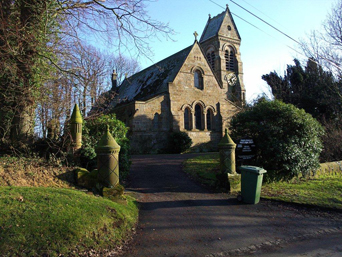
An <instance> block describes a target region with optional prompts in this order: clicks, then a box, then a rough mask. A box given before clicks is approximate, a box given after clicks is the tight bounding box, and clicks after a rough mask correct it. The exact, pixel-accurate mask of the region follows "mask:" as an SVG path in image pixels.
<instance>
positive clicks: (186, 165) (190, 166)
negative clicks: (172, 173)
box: [183, 153, 220, 191]
mask: <svg viewBox="0 0 342 257" xmlns="http://www.w3.org/2000/svg"><path fill="white" fill-rule="evenodd" d="M183 171H184V172H185V173H187V174H189V175H190V176H191V177H192V178H193V179H195V180H196V181H197V182H199V183H201V184H202V185H204V186H206V187H210V188H211V189H213V190H216V191H217V190H220V189H219V188H217V185H218V184H217V178H216V175H218V174H219V171H220V162H219V154H218V153H208V154H203V155H200V156H197V157H194V158H190V159H187V160H186V161H184V162H183Z"/></svg>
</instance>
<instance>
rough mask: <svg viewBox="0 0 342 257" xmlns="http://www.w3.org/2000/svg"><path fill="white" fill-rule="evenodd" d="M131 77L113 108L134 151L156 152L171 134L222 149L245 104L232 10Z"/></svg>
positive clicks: (113, 101) (210, 19) (238, 36)
mask: <svg viewBox="0 0 342 257" xmlns="http://www.w3.org/2000/svg"><path fill="white" fill-rule="evenodd" d="M194 35H195V41H194V43H193V44H192V45H191V46H189V47H187V48H185V49H183V50H181V51H180V52H178V53H175V54H174V55H172V56H170V57H168V58H166V59H164V60H162V61H160V62H158V63H156V64H153V65H152V66H150V67H148V68H146V69H144V70H142V71H140V72H138V73H136V74H134V75H133V76H131V77H128V78H126V79H125V80H124V81H123V83H122V84H121V85H120V86H118V87H113V88H112V90H115V91H116V93H117V95H116V96H115V98H114V99H113V100H112V102H111V103H110V104H109V108H110V110H111V112H114V113H116V115H117V118H118V119H120V120H122V121H123V122H125V124H126V125H127V126H128V127H129V128H130V132H129V137H130V139H131V147H132V150H133V152H134V153H156V152H158V151H159V150H161V149H163V148H165V146H166V144H167V140H168V136H169V134H170V133H172V132H176V131H183V132H185V133H187V134H188V135H189V136H190V138H191V139H192V142H193V146H194V147H204V148H210V147H214V148H215V147H217V144H218V142H219V141H220V139H221V137H222V136H223V133H224V130H225V128H227V127H229V122H230V119H231V118H232V116H233V115H234V114H236V113H237V112H239V111H240V110H241V107H242V106H243V105H244V102H245V87H244V84H243V71H242V61H241V57H240V43H241V37H240V35H239V32H238V30H237V28H236V25H235V23H234V20H233V18H232V15H231V13H230V11H229V9H228V6H227V8H226V10H225V11H224V12H222V13H221V14H219V15H217V16H215V17H210V16H209V19H208V21H207V24H206V25H205V28H204V30H203V33H202V35H201V37H200V39H199V41H198V39H197V36H198V35H197V33H196V32H195V33H194Z"/></svg>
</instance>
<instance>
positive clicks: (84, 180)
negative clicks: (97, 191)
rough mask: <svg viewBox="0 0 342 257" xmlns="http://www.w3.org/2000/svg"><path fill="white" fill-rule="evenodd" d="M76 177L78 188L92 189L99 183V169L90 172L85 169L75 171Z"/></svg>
mask: <svg viewBox="0 0 342 257" xmlns="http://www.w3.org/2000/svg"><path fill="white" fill-rule="evenodd" d="M74 173H75V175H76V183H77V185H78V186H81V187H85V188H87V189H92V188H93V187H95V186H96V183H97V169H95V170H93V171H91V172H89V171H88V170H87V169H85V168H76V169H74Z"/></svg>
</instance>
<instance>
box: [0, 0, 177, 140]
mask: <svg viewBox="0 0 342 257" xmlns="http://www.w3.org/2000/svg"><path fill="white" fill-rule="evenodd" d="M147 2H149V1H148V0H146V1H145V0H107V1H103V0H102V1H101V0H57V1H56V0H42V1H35V0H16V1H9V0H0V58H1V64H0V74H1V76H0V80H1V81H0V86H1V88H0V104H1V106H0V107H1V111H0V116H1V118H3V119H4V118H6V122H5V123H6V124H7V125H8V126H7V125H6V126H3V127H2V128H1V129H0V133H1V135H0V136H1V138H5V137H8V135H11V141H12V142H25V141H27V138H28V137H29V135H30V134H32V132H33V128H32V125H33V117H34V114H35V112H34V110H35V107H36V104H37V99H38V97H39V94H40V93H41V92H42V88H41V86H42V85H43V84H44V83H46V82H47V81H49V80H50V79H51V76H54V75H55V74H57V73H56V71H55V69H58V70H60V71H63V72H69V73H72V72H73V70H72V69H69V68H70V67H68V66H62V65H61V62H60V61H59V58H60V57H61V56H66V54H67V53H68V52H69V51H68V50H69V48H70V46H72V45H71V44H72V43H73V42H75V40H80V41H81V40H84V39H87V37H89V35H94V36H95V37H96V39H97V40H98V39H99V38H102V39H105V40H106V42H107V43H108V44H110V45H111V47H112V48H114V47H115V48H117V49H118V51H117V52H118V53H119V52H121V51H128V52H130V53H131V54H132V55H134V56H139V55H145V56H149V55H150V53H151V51H150V50H151V49H150V47H149V40H150V38H152V37H158V36H159V35H163V36H165V37H169V35H170V33H171V32H172V30H170V29H169V27H168V25H167V24H163V23H160V22H158V21H154V20H153V19H151V18H150V17H149V16H148V13H147V10H146V6H145V3H147ZM76 75H77V74H76ZM87 90H90V89H88V88H87ZM92 94H93V95H95V94H97V93H95V92H92Z"/></svg>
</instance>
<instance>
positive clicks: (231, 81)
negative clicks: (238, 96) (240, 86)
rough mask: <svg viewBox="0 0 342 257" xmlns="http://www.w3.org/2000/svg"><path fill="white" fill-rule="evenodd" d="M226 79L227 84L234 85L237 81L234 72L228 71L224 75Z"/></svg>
mask: <svg viewBox="0 0 342 257" xmlns="http://www.w3.org/2000/svg"><path fill="white" fill-rule="evenodd" d="M225 79H226V81H227V82H228V85H229V86H235V84H236V82H237V77H236V75H235V73H233V72H232V73H229V74H227V75H226V76H225Z"/></svg>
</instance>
